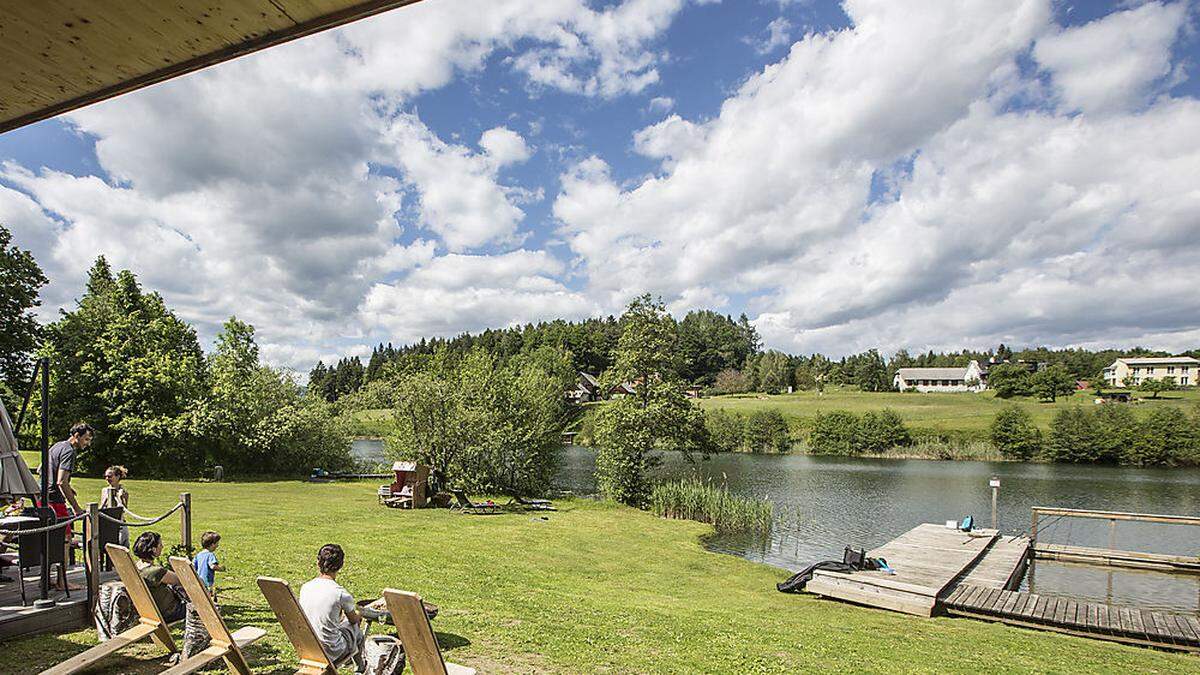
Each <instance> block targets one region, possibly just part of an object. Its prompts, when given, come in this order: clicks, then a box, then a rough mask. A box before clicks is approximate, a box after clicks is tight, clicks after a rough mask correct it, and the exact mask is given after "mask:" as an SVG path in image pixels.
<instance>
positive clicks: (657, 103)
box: [646, 96, 675, 114]
mask: <svg viewBox="0 0 1200 675" xmlns="http://www.w3.org/2000/svg"><path fill="white" fill-rule="evenodd" d="M674 108H675V99H673V98H671V97H670V96H655V97H654V98H652V99H650V103H649V104H648V105H647V106H646V109H647V110H649V111H650V112H651V113H655V114H661V113H665V112H670V111H671V110H672V109H674Z"/></svg>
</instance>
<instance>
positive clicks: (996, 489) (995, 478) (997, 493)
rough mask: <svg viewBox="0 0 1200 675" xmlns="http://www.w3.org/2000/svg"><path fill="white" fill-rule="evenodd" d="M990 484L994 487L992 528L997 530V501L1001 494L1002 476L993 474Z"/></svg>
mask: <svg viewBox="0 0 1200 675" xmlns="http://www.w3.org/2000/svg"><path fill="white" fill-rule="evenodd" d="M988 486H989V487H991V488H992V529H993V530H995V529H998V528H997V527H996V501H997V499H998V498H999V496H1000V478H999V477H998V476H992V478H991V480H989V481H988Z"/></svg>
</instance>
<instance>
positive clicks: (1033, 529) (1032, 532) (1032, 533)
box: [1029, 508, 1038, 546]
mask: <svg viewBox="0 0 1200 675" xmlns="http://www.w3.org/2000/svg"><path fill="white" fill-rule="evenodd" d="M1037 526H1038V510H1037V509H1036V508H1034V509H1033V525H1031V526H1030V527H1029V543H1030V544H1031V545H1034V546H1036V545H1037Z"/></svg>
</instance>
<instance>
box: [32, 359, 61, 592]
mask: <svg viewBox="0 0 1200 675" xmlns="http://www.w3.org/2000/svg"><path fill="white" fill-rule="evenodd" d="M37 369H39V370H41V371H42V468H41V470H40V471H38V473H39V474H41V477H42V501H41V509H42V512H43V513H44V512H45V511H46V510H48V509H49V508H50V475H49V472H50V470H49V467H50V359H49V358H47V357H44V356H43V357H42V358H40V359H38V361H37ZM57 534H58V530H53V531H50V532H46V533H44V534H43V535H42V536H43V537H44V539H43V540H42V583H41V590H42V597H41V599H40V600H36V601H34V603H33V606H34V607H53V606H54V601H53V600H51V599H50V536H51V535H57ZM62 564H63V567H66V564H67V561H66V558H65V557H64V558H63V562H62ZM64 576H65V575H64Z"/></svg>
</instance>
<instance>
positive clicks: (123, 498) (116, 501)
mask: <svg viewBox="0 0 1200 675" xmlns="http://www.w3.org/2000/svg"><path fill="white" fill-rule="evenodd" d="M128 475H129V471H128V470H126V469H125V467H123V466H119V465H113V466H110V467H108V468H107V469H105V470H104V480H105V481H106V482H107V483H108V486H107V487H105V488H104V489H103V490H101V491H100V508H102V509H117V508H119V509H121V520H125V509H127V508H129V491H128V490H126V489H125V488H124V487H122V486H121V481H122V480H125V477H126V476H128ZM117 543H119V544H120V545H122V546H126V547H128V546H129V528H128V527H126V526H124V525H122V526H121V530H120V535H119V538H118V540H117Z"/></svg>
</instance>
